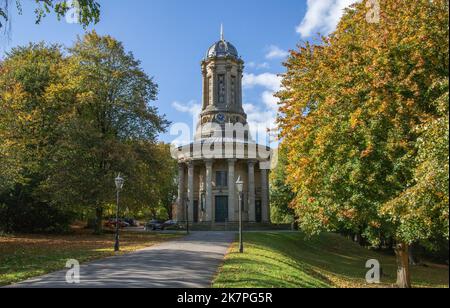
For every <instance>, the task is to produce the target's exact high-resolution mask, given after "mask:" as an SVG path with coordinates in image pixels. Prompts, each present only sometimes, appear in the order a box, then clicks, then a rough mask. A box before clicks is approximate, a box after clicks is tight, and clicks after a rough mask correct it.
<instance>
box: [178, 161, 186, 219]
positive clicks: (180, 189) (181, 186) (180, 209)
mask: <svg viewBox="0 0 450 308" xmlns="http://www.w3.org/2000/svg"><path fill="white" fill-rule="evenodd" d="M184 207H185V199H184V164H178V199H177V212H176V215H177V218H176V219H177V220H178V221H184V220H185V217H184V216H185V213H184Z"/></svg>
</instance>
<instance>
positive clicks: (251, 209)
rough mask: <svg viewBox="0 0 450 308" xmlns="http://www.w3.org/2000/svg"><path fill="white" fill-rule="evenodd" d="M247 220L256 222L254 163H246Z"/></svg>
mask: <svg viewBox="0 0 450 308" xmlns="http://www.w3.org/2000/svg"><path fill="white" fill-rule="evenodd" d="M248 220H249V222H256V207H255V161H252V160H250V161H248Z"/></svg>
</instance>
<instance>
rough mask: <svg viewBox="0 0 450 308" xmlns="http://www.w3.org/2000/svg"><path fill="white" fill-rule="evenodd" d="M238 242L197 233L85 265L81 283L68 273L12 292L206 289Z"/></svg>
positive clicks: (28, 283) (230, 235) (231, 236)
mask: <svg viewBox="0 0 450 308" xmlns="http://www.w3.org/2000/svg"><path fill="white" fill-rule="evenodd" d="M234 239H235V233H233V232H194V233H192V234H191V235H189V236H186V237H184V238H182V239H179V240H175V241H170V242H165V243H161V244H158V245H155V246H152V247H149V248H146V249H143V250H140V251H137V252H135V253H130V254H127V255H123V256H117V257H111V258H107V259H103V260H98V261H95V262H92V263H88V264H84V265H82V266H81V269H80V278H81V282H80V284H77V285H71V284H67V283H66V279H65V277H66V271H60V272H56V273H52V274H49V275H45V276H42V277H38V278H34V279H31V280H27V281H25V282H23V283H19V284H15V285H12V286H10V287H11V288H123V287H126V288H206V287H210V286H211V281H212V279H213V277H214V275H215V274H216V272H217V270H218V267H219V266H220V264H221V262H222V261H223V259H224V256H225V254H226V252H227V250H228V248H229V246H230V245H231V243H232V242H233V240H234Z"/></svg>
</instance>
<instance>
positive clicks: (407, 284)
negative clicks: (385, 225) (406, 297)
mask: <svg viewBox="0 0 450 308" xmlns="http://www.w3.org/2000/svg"><path fill="white" fill-rule="evenodd" d="M395 254H396V256H397V286H398V287H399V288H402V289H409V288H411V286H412V285H411V272H410V270H409V245H408V244H405V243H399V244H397V245H396V248H395Z"/></svg>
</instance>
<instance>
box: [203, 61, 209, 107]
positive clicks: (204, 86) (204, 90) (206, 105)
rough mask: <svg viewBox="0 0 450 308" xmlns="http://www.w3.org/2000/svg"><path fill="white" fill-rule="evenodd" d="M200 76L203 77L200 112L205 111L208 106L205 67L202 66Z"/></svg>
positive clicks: (207, 85) (206, 72) (207, 84)
mask: <svg viewBox="0 0 450 308" xmlns="http://www.w3.org/2000/svg"><path fill="white" fill-rule="evenodd" d="M202 76H203V102H202V103H203V104H202V106H203V107H202V110H205V109H206V108H207V107H208V105H209V97H208V96H209V83H208V71H207V69H206V65H205V64H203V65H202Z"/></svg>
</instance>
